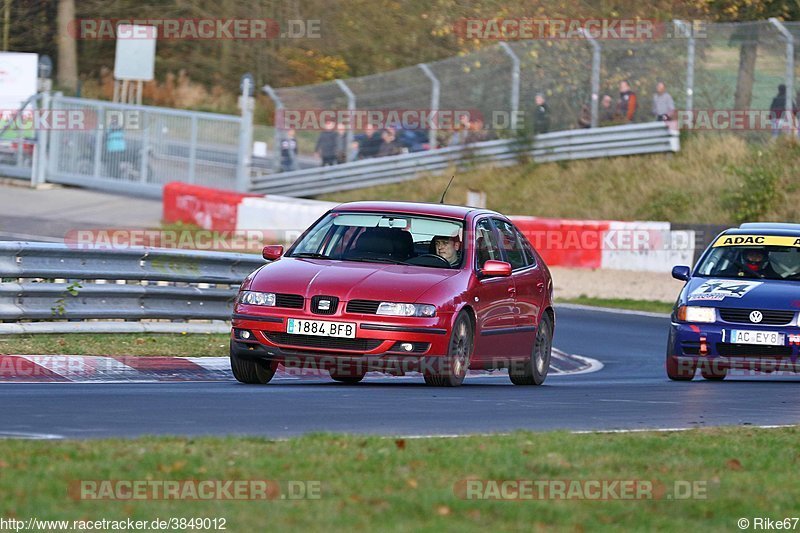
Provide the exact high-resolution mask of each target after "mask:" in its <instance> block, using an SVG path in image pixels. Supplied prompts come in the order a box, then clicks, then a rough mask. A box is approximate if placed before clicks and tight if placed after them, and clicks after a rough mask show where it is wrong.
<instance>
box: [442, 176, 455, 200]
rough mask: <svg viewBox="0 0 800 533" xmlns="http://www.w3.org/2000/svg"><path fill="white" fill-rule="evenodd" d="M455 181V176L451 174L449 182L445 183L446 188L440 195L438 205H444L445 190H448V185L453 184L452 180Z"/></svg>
mask: <svg viewBox="0 0 800 533" xmlns="http://www.w3.org/2000/svg"><path fill="white" fill-rule="evenodd" d="M454 179H456V175H455V174H453V177H452V178H450V181H448V182H447V187H445V188H444V192H443V193H442V199H441V200H439V203H440V204H443V203H444V195H445V194H447V190H448V189H449V188H450V184H451V183H453V180H454Z"/></svg>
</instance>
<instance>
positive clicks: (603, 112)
mask: <svg viewBox="0 0 800 533" xmlns="http://www.w3.org/2000/svg"><path fill="white" fill-rule="evenodd" d="M613 103H614V99H613V98H611V95H610V94H604V95H603V99H602V100H600V116H599V117H598V122H600V124H601V125H602V124H610V123H612V122H614V119H615V117H614V116H615V115H616V112H615V111H614V105H613Z"/></svg>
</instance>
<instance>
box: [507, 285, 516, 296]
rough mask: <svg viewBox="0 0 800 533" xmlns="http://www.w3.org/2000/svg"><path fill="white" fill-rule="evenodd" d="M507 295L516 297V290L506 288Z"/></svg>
mask: <svg viewBox="0 0 800 533" xmlns="http://www.w3.org/2000/svg"><path fill="white" fill-rule="evenodd" d="M508 294H509V296H514V295H516V294H517V289H516V288H515V287H509V288H508Z"/></svg>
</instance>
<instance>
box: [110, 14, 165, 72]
mask: <svg viewBox="0 0 800 533" xmlns="http://www.w3.org/2000/svg"><path fill="white" fill-rule="evenodd" d="M157 37H158V28H157V27H155V26H136V25H133V24H120V25H119V26H117V55H116V57H115V58H114V78H115V79H118V80H142V81H150V80H152V79H153V75H154V74H155V64H156V38H157Z"/></svg>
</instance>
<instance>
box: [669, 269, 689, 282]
mask: <svg viewBox="0 0 800 533" xmlns="http://www.w3.org/2000/svg"><path fill="white" fill-rule="evenodd" d="M689 274H691V270H690V269H689V267H688V266H684V265H678V266H676V267H672V277H673V278H675V279H679V280H681V281H689Z"/></svg>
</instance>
